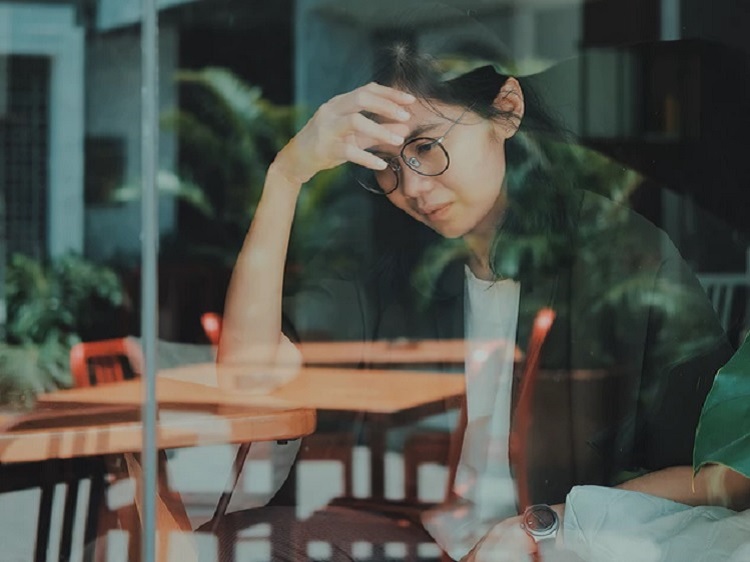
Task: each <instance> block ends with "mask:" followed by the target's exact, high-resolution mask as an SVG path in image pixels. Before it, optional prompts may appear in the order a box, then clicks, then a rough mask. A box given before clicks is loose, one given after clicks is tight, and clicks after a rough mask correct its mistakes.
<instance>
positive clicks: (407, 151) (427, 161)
mask: <svg viewBox="0 0 750 562" xmlns="http://www.w3.org/2000/svg"><path fill="white" fill-rule="evenodd" d="M401 154H402V155H403V157H404V162H406V165H407V166H409V168H411V169H412V170H414V171H415V172H417V173H418V174H422V175H423V176H439V175H440V174H442V173H443V172H444V171H445V170H446V169H447V168H448V153H447V152H446V151H445V148H443V145H442V144H440V143H439V142H437V140H435V139H428V138H418V139H414V140H412V141H409V142H408V143H407V144H405V145H404V149H403V152H402V153H401Z"/></svg>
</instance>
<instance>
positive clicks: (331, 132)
mask: <svg viewBox="0 0 750 562" xmlns="http://www.w3.org/2000/svg"><path fill="white" fill-rule="evenodd" d="M415 101H416V98H415V97H414V96H412V95H411V94H407V93H406V92H402V91H400V90H397V89H395V88H390V87H388V86H381V85H380V84H375V83H370V84H367V85H365V86H362V87H360V88H357V89H356V90H353V91H351V92H348V93H346V94H341V95H339V96H336V97H334V98H332V99H331V100H329V101H328V102H326V103H324V104H323V105H322V106H321V107H320V108H319V109H318V111H316V112H315V115H313V117H312V118H311V119H310V121H308V122H307V124H306V125H305V126H304V127H303V128H302V130H301V131H300V132H299V133H297V135H296V136H295V138H294V139H292V141H290V143H288V144H287V146H286V147H285V148H284V149H283V150H282V153H283V156H284V158H283V161H284V162H285V163H286V164H285V166H286V167H287V168H289V170H291V171H290V173H289V175H290V176H291V177H294V178H298V179H299V181H301V182H305V181H307V180H308V179H309V178H311V177H312V176H313V175H315V174H316V173H318V172H319V171H321V170H324V169H330V168H333V167H336V166H338V165H340V164H343V163H344V162H347V161H349V162H354V163H355V164H360V165H362V166H365V167H367V168H371V169H374V170H382V169H385V168H386V166H387V164H386V163H385V161H384V160H383V159H382V158H379V157H378V156H376V155H374V154H372V153H370V152H368V151H367V150H366V149H368V148H371V147H373V146H377V145H383V146H395V147H397V146H400V145H402V144H403V142H404V135H405V134H406V133H407V132H408V128H407V127H406V125H405V122H406V121H408V120H409V119H411V115H410V113H409V111H408V110H407V109H406V108H407V107H408V106H409V105H410V104H412V103H414V102H415ZM381 121H382V122H381ZM277 160H279V157H277Z"/></svg>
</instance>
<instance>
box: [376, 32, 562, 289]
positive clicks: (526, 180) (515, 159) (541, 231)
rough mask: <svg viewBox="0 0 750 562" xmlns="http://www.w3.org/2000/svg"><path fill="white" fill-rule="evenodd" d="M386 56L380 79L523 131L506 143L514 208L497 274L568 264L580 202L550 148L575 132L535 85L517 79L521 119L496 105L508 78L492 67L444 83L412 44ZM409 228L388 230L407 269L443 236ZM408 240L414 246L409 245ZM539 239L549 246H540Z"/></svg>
mask: <svg viewBox="0 0 750 562" xmlns="http://www.w3.org/2000/svg"><path fill="white" fill-rule="evenodd" d="M382 54H383V56H381V57H380V60H379V61H378V63H377V67H376V72H375V81H377V82H379V83H381V84H386V85H389V86H394V87H397V88H399V89H402V90H405V91H408V92H410V93H412V94H414V95H415V96H416V97H417V98H420V99H422V100H424V101H426V102H427V103H430V102H440V103H443V104H446V105H455V106H461V107H463V108H465V109H470V110H471V111H472V112H474V113H476V114H477V115H479V116H481V117H483V118H485V119H492V120H496V119H508V120H511V121H514V122H515V123H516V124H517V125H518V132H517V133H516V134H515V135H514V136H513V137H512V138H511V139H509V140H508V141H506V143H505V158H506V186H507V190H508V192H507V195H508V209H507V211H506V213H505V217H504V220H503V223H502V224H501V225H500V227H499V229H498V232H497V235H496V237H495V241H494V244H493V252H492V256H491V257H492V259H491V265H492V268H493V271H494V272H495V274H496V275H497V276H498V277H512V278H516V279H522V278H523V277H525V276H526V275H527V274H531V273H539V272H542V273H544V272H553V271H556V270H557V269H558V268H559V267H560V266H561V265H562V264H563V263H565V262H568V261H569V259H570V251H571V249H572V247H573V240H572V232H573V228H572V218H571V215H572V213H571V211H572V205H573V204H574V200H573V198H572V196H571V190H570V186H568V185H562V184H561V182H560V180H559V179H557V178H555V177H554V176H553V174H552V170H551V159H550V147H552V146H555V145H560V144H567V143H568V142H569V140H570V139H569V138H570V135H569V134H568V133H567V131H565V129H564V128H563V127H562V126H560V125H559V123H558V122H557V120H556V119H555V118H554V117H553V116H552V115H551V113H550V112H549V111H548V110H547V109H546V106H545V104H544V103H543V101H542V99H541V96H540V95H539V94H537V92H536V91H535V90H534V88H533V86H532V85H531V84H530V83H529V81H528V80H526V79H524V78H517V79H518V81H519V83H520V84H521V89H522V91H523V95H524V105H525V111H524V115H523V118H522V119H520V122H519V117H518V116H516V115H513V114H512V113H510V112H503V111H501V110H500V109H499V108H498V107H497V106H496V104H495V103H494V101H495V99H496V97H497V95H498V93H499V92H500V88H501V87H502V85H503V84H504V83H505V82H506V80H508V78H509V75H506V74H503V73H500V72H498V71H497V70H496V69H495V68H494V67H493V65H491V64H485V65H483V66H480V67H478V68H475V69H473V70H470V71H468V72H464V73H463V74H460V75H458V76H455V77H450V78H445V77H444V73H443V72H441V68H440V63H439V61H437V60H436V59H433V58H432V57H429V56H426V55H423V54H419V53H416V52H415V51H414V49H413V48H411V47H410V46H409V45H407V44H403V43H399V44H396V45H395V46H393V47H392V48H389V49H387V50H385V51H383V52H382ZM436 111H437V109H436ZM389 220H392V221H395V222H396V223H398V222H399V221H398V220H397V219H389ZM409 223H414V224H412V226H411V230H412V231H414V230H416V231H417V232H416V233H415V232H411V233H409V234H408V235H407V236H404V235H403V232H400V228H395V229H394V228H392V226H389V228H388V230H389V231H390V232H391V233H393V234H394V236H396V233H398V240H394V242H396V243H397V244H400V245H401V246H402V251H401V256H402V258H401V259H403V260H404V263H403V264H401V266H400V268H401V269H404V268H405V267H407V265H406V263H407V262H411V263H412V264H413V263H414V260H415V259H416V260H419V259H420V256H422V255H424V253H425V243H426V244H427V245H429V244H434V243H435V241H436V239H437V238H439V237H438V236H437V235H434V236H431V235H430V234H429V233H426V232H423V231H424V228H423V227H422V226H421V225H419V224H418V223H416V221H412V220H411V219H409ZM403 227H404V228H407V229H409V228H410V227H408V226H405V225H403ZM540 235H543V236H540ZM405 240H408V244H409V245H410V246H411V247H410V248H403V244H404V241H405ZM540 240H541V241H542V242H541V243H542V244H543V245H545V246H546V247H545V248H541V249H540V248H539V247H538V244H539V243H540ZM533 244H537V247H532V246H533Z"/></svg>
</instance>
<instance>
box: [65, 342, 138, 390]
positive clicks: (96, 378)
mask: <svg viewBox="0 0 750 562" xmlns="http://www.w3.org/2000/svg"><path fill="white" fill-rule="evenodd" d="M142 367H143V358H142V354H141V348H140V346H139V345H138V343H136V342H135V341H134V340H132V339H130V338H118V339H111V340H101V341H94V342H82V343H78V344H76V345H74V346H73V348H72V349H71V350H70V371H71V373H72V374H73V384H74V385H75V386H76V387H85V386H95V385H97V384H106V383H109V382H115V381H122V380H129V379H134V378H136V377H139V376H140V374H141V372H142Z"/></svg>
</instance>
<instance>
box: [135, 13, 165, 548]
mask: <svg viewBox="0 0 750 562" xmlns="http://www.w3.org/2000/svg"><path fill="white" fill-rule="evenodd" d="M142 10H143V13H142V20H141V68H142V75H141V176H142V177H141V182H142V185H143V191H142V200H141V221H142V230H141V272H142V274H141V297H142V298H141V342H142V346H143V358H144V369H143V370H144V372H143V373H142V376H143V404H142V407H141V418H142V420H141V421H142V423H143V451H142V456H141V459H142V463H143V488H142V491H143V498H142V505H143V529H142V533H141V537H142V542H141V549H142V551H141V560H142V561H143V562H155V560H156V492H157V451H156V416H157V404H156V338H157V309H158V307H157V304H158V301H157V283H156V280H157V275H158V267H157V253H158V248H157V233H158V214H157V204H158V199H157V194H156V166H157V161H158V159H157V155H158V129H157V111H158V101H159V92H158V72H159V70H158V64H157V61H158V41H157V40H158V27H157V12H156V0H142ZM162 540H166V537H162Z"/></svg>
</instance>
